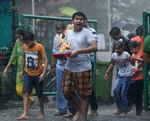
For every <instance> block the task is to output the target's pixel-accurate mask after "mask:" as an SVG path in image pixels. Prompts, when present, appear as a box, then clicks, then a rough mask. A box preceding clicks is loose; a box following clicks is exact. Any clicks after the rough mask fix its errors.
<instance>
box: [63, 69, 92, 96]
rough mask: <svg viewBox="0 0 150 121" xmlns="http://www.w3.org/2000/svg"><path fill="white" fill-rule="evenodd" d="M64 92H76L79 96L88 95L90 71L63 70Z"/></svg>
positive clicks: (90, 85) (90, 87) (90, 86)
mask: <svg viewBox="0 0 150 121" xmlns="http://www.w3.org/2000/svg"><path fill="white" fill-rule="evenodd" d="M63 89H64V93H65V94H67V93H72V92H75V93H78V94H79V96H89V95H91V93H92V83H91V72H90V71H86V72H70V71H68V70H65V73H64V80H63Z"/></svg>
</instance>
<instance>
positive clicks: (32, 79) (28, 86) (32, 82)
mask: <svg viewBox="0 0 150 121" xmlns="http://www.w3.org/2000/svg"><path fill="white" fill-rule="evenodd" d="M23 78H24V79H23V80H24V87H23V93H29V94H31V92H32V89H33V88H35V90H36V94H37V96H42V94H43V81H41V82H39V76H30V75H28V73H26V72H25V73H24V75H23Z"/></svg>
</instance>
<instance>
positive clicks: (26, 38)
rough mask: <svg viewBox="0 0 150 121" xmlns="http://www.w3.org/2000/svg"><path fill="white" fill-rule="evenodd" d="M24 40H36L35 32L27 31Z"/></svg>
mask: <svg viewBox="0 0 150 121" xmlns="http://www.w3.org/2000/svg"><path fill="white" fill-rule="evenodd" d="M23 40H24V41H26V40H30V41H34V35H33V33H32V32H25V33H24V38H23Z"/></svg>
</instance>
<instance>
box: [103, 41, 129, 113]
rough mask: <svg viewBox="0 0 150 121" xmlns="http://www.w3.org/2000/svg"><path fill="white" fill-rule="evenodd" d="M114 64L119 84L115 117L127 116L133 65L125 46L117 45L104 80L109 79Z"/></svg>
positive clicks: (115, 93)
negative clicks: (128, 93)
mask: <svg viewBox="0 0 150 121" xmlns="http://www.w3.org/2000/svg"><path fill="white" fill-rule="evenodd" d="M114 64H116V66H117V79H118V83H117V86H116V88H115V89H114V101H115V103H116V105H117V111H115V112H114V114H115V115H120V114H122V115H125V114H127V112H128V111H129V104H128V98H127V92H128V87H129V82H130V80H131V76H132V71H131V70H132V65H131V63H130V54H129V53H128V52H127V51H125V50H124V44H123V43H122V42H118V43H116V45H115V52H113V53H112V59H111V64H110V65H109V67H108V69H107V71H106V72H105V76H104V78H105V79H106V80H107V79H108V78H109V74H110V71H112V69H113V66H114Z"/></svg>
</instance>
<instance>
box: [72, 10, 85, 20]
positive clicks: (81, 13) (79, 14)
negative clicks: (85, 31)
mask: <svg viewBox="0 0 150 121" xmlns="http://www.w3.org/2000/svg"><path fill="white" fill-rule="evenodd" d="M76 16H82V17H83V19H84V20H86V19H87V17H86V15H85V14H84V13H83V12H80V11H78V12H76V13H74V14H73V15H72V20H73V19H74V18H75V17H76Z"/></svg>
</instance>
